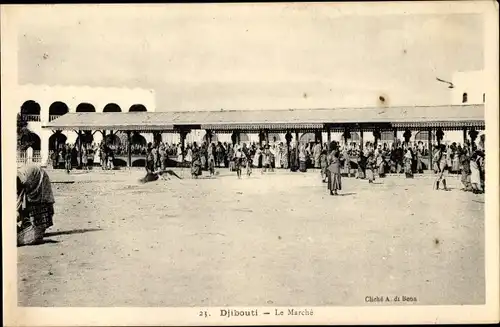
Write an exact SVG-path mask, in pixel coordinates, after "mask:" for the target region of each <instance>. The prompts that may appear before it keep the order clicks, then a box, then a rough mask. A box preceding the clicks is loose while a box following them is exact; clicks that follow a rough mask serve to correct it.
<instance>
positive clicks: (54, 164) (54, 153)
mask: <svg viewBox="0 0 500 327" xmlns="http://www.w3.org/2000/svg"><path fill="white" fill-rule="evenodd" d="M57 152H58V151H57V149H56V150H54V151H51V153H50V160H51V161H52V168H53V169H57V166H58V161H59V158H58V157H59V156H58V154H57Z"/></svg>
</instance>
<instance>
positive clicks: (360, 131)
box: [359, 128, 365, 151]
mask: <svg viewBox="0 0 500 327" xmlns="http://www.w3.org/2000/svg"><path fill="white" fill-rule="evenodd" d="M363 134H364V131H363V129H362V128H359V150H360V151H363V148H364V143H365V141H364V138H363V136H364V135H363Z"/></svg>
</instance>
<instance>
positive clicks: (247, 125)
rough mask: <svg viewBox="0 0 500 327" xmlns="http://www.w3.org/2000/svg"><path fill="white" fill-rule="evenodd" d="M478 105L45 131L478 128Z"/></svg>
mask: <svg viewBox="0 0 500 327" xmlns="http://www.w3.org/2000/svg"><path fill="white" fill-rule="evenodd" d="M484 125H485V121H484V105H460V106H425V107H423V106H420V107H418V106H414V107H376V108H332V109H293V110H246V111H233V110H231V111H224V110H222V111H186V112H127V113H125V112H113V113H69V114H66V115H63V116H61V117H59V118H57V119H55V120H53V121H51V122H49V123H47V124H46V125H44V126H43V127H44V128H48V129H53V130H104V129H105V130H122V131H144V132H145V131H179V130H181V129H197V128H200V129H210V130H218V131H231V130H246V131H258V130H263V129H269V130H291V129H299V130H312V129H323V130H324V129H327V128H328V129H333V130H335V129H340V128H344V127H349V128H354V129H359V128H363V129H364V130H370V129H372V128H376V127H383V128H414V129H427V128H438V127H439V128H444V129H459V128H463V127H468V128H472V127H474V128H478V129H480V128H484Z"/></svg>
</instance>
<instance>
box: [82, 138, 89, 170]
mask: <svg viewBox="0 0 500 327" xmlns="http://www.w3.org/2000/svg"><path fill="white" fill-rule="evenodd" d="M88 154H89V151H88V149H87V145H86V144H85V145H84V146H83V148H82V168H83V169H84V170H88V162H89V158H88Z"/></svg>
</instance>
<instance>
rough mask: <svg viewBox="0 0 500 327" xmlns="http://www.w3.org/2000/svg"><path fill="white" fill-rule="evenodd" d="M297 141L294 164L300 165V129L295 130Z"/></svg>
mask: <svg viewBox="0 0 500 327" xmlns="http://www.w3.org/2000/svg"><path fill="white" fill-rule="evenodd" d="M295 141H296V143H297V145H296V147H295V162H294V163H293V164H294V165H296V166H298V162H299V131H297V130H295Z"/></svg>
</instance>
